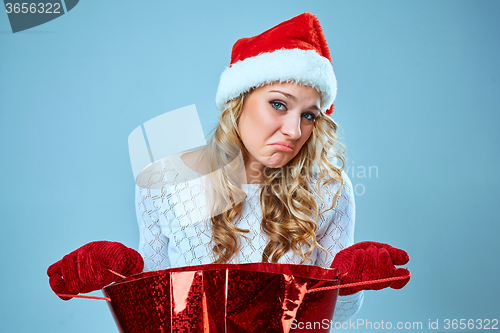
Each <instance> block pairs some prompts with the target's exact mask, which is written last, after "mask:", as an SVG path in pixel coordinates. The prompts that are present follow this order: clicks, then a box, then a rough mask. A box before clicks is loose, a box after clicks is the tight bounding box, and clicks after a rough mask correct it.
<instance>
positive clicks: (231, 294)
mask: <svg viewBox="0 0 500 333" xmlns="http://www.w3.org/2000/svg"><path fill="white" fill-rule="evenodd" d="M339 283H340V282H339V279H338V271H337V270H336V269H334V268H323V267H318V266H311V265H291V264H271V263H254V264H209V265H200V266H189V267H179V268H171V269H166V270H161V271H152V272H145V273H141V274H136V275H133V276H130V277H127V278H125V279H124V280H122V281H120V282H117V283H114V284H111V285H109V286H107V287H105V288H104V289H103V291H104V294H105V295H106V296H107V297H109V298H110V300H111V301H110V302H109V303H108V304H109V306H110V309H111V312H112V313H113V316H114V318H115V321H116V324H117V326H118V328H119V329H120V331H121V332H124V333H139V332H148V333H153V332H161V333H167V332H186V333H194V332H211V333H215V332H217V333H219V332H220V333H222V332H223V333H233V332H234V333H239V332H267V333H270V332H276V333H289V332H329V329H330V327H331V319H332V317H333V311H334V309H335V303H336V300H337V295H338V289H334V290H332V289H330V290H315V289H317V288H323V287H331V286H337V285H339ZM305 327H314V329H305ZM300 328H302V329H300Z"/></svg>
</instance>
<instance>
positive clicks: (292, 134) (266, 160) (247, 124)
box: [238, 83, 321, 174]
mask: <svg viewBox="0 0 500 333" xmlns="http://www.w3.org/2000/svg"><path fill="white" fill-rule="evenodd" d="M320 103H321V95H320V93H319V92H318V91H317V90H315V89H314V88H311V87H306V86H301V85H298V84H296V83H274V84H268V85H265V86H263V87H260V88H257V89H255V90H253V91H252V92H251V93H250V94H249V95H248V96H247V97H246V98H245V101H244V104H243V110H242V113H241V115H240V119H239V122H238V130H239V132H240V137H241V140H242V141H243V144H244V145H245V148H246V149H247V150H248V153H249V159H248V163H247V165H246V168H247V169H250V170H252V171H254V174H255V172H257V173H258V172H260V171H262V170H263V168H264V167H271V168H279V167H282V166H284V165H286V164H287V163H288V162H289V161H290V160H291V159H292V158H294V157H295V156H296V155H297V154H298V152H299V151H300V149H301V148H302V146H303V145H304V143H305V142H306V141H307V139H309V136H310V135H311V132H312V130H313V126H314V119H315V118H316V117H317V116H318V114H319V113H320Z"/></svg>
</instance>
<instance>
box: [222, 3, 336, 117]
mask: <svg viewBox="0 0 500 333" xmlns="http://www.w3.org/2000/svg"><path fill="white" fill-rule="evenodd" d="M291 81H293V82H297V83H300V84H304V85H306V86H311V87H313V88H315V89H316V90H317V91H319V92H320V93H321V111H322V112H324V113H326V114H327V115H331V114H332V112H333V101H334V99H335V95H336V94H337V80H336V79H335V74H334V73H333V67H332V61H331V58H330V51H329V50H328V45H327V44H326V40H325V36H324V35H323V30H322V29H321V26H320V24H319V21H318V19H317V18H316V16H314V15H313V14H311V13H303V14H300V15H299V16H296V17H294V18H292V19H290V20H288V21H285V22H282V23H280V24H278V25H277V26H275V27H273V28H271V29H269V30H267V31H264V32H263V33H261V34H259V35H257V36H253V37H245V38H241V39H239V40H238V41H236V43H235V44H234V46H233V50H232V52H231V64H230V66H229V67H227V68H226V69H225V70H224V72H223V73H222V75H221V78H220V82H219V88H218V90H217V96H216V98H215V100H216V103H217V108H218V109H219V110H221V111H222V110H223V109H224V108H225V104H226V103H227V102H228V101H230V100H232V99H233V98H236V97H238V96H239V95H241V94H242V93H244V92H247V91H249V90H250V89H252V88H255V87H260V86H263V85H265V84H269V83H273V82H291Z"/></svg>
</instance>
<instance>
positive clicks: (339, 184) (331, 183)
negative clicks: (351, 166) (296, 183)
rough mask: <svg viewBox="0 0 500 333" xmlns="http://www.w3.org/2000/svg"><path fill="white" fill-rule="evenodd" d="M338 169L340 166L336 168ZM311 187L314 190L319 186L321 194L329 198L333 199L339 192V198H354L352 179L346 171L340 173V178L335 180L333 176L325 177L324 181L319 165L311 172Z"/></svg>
mask: <svg viewBox="0 0 500 333" xmlns="http://www.w3.org/2000/svg"><path fill="white" fill-rule="evenodd" d="M336 167H338V166H336ZM310 174H311V180H312V182H311V186H312V187H313V190H316V188H317V187H318V186H319V189H320V192H321V193H322V194H323V195H324V196H326V197H329V198H333V197H334V196H335V195H336V194H337V192H339V189H340V192H339V198H340V197H344V198H345V199H349V198H351V197H352V196H353V186H352V182H351V179H350V178H349V176H348V175H347V173H346V172H345V171H344V170H341V171H340V177H336V178H333V177H332V176H328V175H327V176H325V177H323V178H322V179H320V177H321V172H320V170H319V168H318V166H317V165H315V166H314V167H313V169H312V170H311V173H310Z"/></svg>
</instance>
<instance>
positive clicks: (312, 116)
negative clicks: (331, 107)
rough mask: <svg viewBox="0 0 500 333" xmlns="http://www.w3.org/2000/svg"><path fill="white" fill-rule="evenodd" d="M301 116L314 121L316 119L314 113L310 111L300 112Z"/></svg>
mask: <svg viewBox="0 0 500 333" xmlns="http://www.w3.org/2000/svg"><path fill="white" fill-rule="evenodd" d="M302 117H304V118H306V119H307V120H310V121H314V120H315V119H316V115H315V114H314V113H311V112H304V113H303V114H302Z"/></svg>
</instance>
